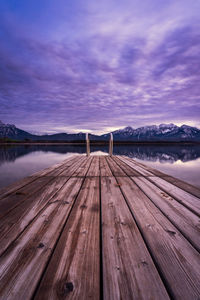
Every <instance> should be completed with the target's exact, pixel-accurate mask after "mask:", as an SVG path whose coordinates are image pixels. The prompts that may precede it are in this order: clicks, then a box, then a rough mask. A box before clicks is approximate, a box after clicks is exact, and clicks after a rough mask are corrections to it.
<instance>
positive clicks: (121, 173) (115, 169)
mask: <svg viewBox="0 0 200 300" xmlns="http://www.w3.org/2000/svg"><path fill="white" fill-rule="evenodd" d="M106 160H107V162H108V165H109V167H110V169H111V171H112V174H113V175H114V176H127V175H126V173H125V172H124V171H123V170H122V169H121V168H120V167H119V166H118V164H117V163H116V162H115V161H114V160H113V158H112V157H110V156H108V157H106Z"/></svg>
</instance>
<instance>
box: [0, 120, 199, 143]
mask: <svg viewBox="0 0 200 300" xmlns="http://www.w3.org/2000/svg"><path fill="white" fill-rule="evenodd" d="M112 134H113V139H114V141H124V142H126V141H130V142H131V141H132V142H147V141H148V142H156V141H164V142H168V141H171V142H179V141H187V142H200V129H198V128H196V127H191V126H188V125H182V126H177V125H174V124H160V125H158V126H157V125H151V126H144V127H140V128H137V129H134V128H132V127H130V126H128V127H125V128H123V129H119V130H115V131H113V132H112ZM89 136H90V140H95V141H107V140H109V138H110V133H107V134H103V135H94V134H90V135H89ZM0 138H1V139H5V138H8V139H11V140H18V141H24V140H25V141H64V142H65V141H67V142H70V141H83V140H85V133H82V132H80V133H77V134H70V133H69V134H68V133H56V134H45V135H35V134H31V133H29V132H27V131H24V130H21V129H19V128H17V127H16V126H15V125H11V124H4V123H2V122H1V121H0Z"/></svg>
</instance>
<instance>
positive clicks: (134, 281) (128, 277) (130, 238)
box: [101, 177, 169, 300]
mask: <svg viewBox="0 0 200 300" xmlns="http://www.w3.org/2000/svg"><path fill="white" fill-rule="evenodd" d="M101 199H102V201H101V203H102V224H103V227H102V248H103V249H102V252H103V254H102V256H103V287H104V289H103V292H104V299H109V300H111V299H113V300H117V299H126V300H128V299H158V300H159V299H169V297H168V294H167V292H166V289H165V287H164V285H163V283H162V281H161V279H160V276H159V274H158V272H157V269H156V268H155V265H154V263H153V261H152V259H151V256H150V254H149V252H148V250H147V248H146V246H145V243H144V241H143V238H142V236H141V234H140V232H139V230H138V228H137V226H136V224H135V221H134V219H133V217H132V215H131V213H130V211H129V209H128V206H127V204H126V202H125V200H124V198H123V196H122V193H121V191H120V189H119V186H118V185H117V182H116V180H115V178H114V177H102V178H101Z"/></svg>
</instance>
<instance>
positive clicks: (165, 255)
mask: <svg viewBox="0 0 200 300" xmlns="http://www.w3.org/2000/svg"><path fill="white" fill-rule="evenodd" d="M117 180H118V183H119V184H120V187H121V189H122V191H123V193H124V195H125V197H126V200H127V202H128V204H129V207H130V209H131V210H132V213H133V215H134V218H135V220H136V222H137V225H138V226H139V228H140V231H141V232H142V234H143V237H144V239H145V241H146V243H147V245H148V249H149V250H150V252H151V254H152V256H153V258H154V261H155V262H156V264H157V266H158V268H159V270H160V272H161V273H162V276H163V278H164V279H165V282H166V284H167V286H168V288H169V290H170V293H171V295H172V296H173V297H174V298H175V299H183V300H184V299H185V300H188V299H198V298H199V297H200V257H199V254H198V252H197V251H196V250H195V249H194V248H193V247H192V246H191V244H190V243H189V242H188V241H187V240H186V239H185V238H184V237H183V236H182V235H181V233H180V232H179V231H178V230H177V228H176V227H175V226H174V225H173V224H172V223H171V222H170V221H169V220H168V219H167V218H166V217H165V216H164V215H163V214H162V213H161V211H160V210H159V209H158V208H157V207H156V206H155V205H154V204H153V203H152V202H151V201H150V200H149V199H148V197H147V196H146V195H145V194H144V193H143V192H142V191H141V190H140V189H139V188H138V187H137V186H136V184H135V183H134V182H133V181H132V180H131V179H130V178H127V177H126V178H125V177H118V178H117Z"/></svg>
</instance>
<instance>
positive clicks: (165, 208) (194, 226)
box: [132, 177, 200, 250]
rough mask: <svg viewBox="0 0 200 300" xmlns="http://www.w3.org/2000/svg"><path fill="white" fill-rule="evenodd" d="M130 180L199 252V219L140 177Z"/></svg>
mask: <svg viewBox="0 0 200 300" xmlns="http://www.w3.org/2000/svg"><path fill="white" fill-rule="evenodd" d="M132 180H133V181H134V182H135V183H136V184H137V185H138V186H139V187H140V188H141V190H142V191H143V192H144V193H145V194H146V195H147V196H148V198H150V199H151V201H152V202H153V203H154V204H155V205H156V206H157V207H158V208H159V209H160V210H161V211H162V212H163V213H164V215H165V216H167V218H168V219H169V220H170V221H171V222H172V223H173V224H174V225H175V226H176V227H177V228H178V229H179V230H180V231H181V232H182V234H184V236H185V237H186V238H187V239H188V240H189V241H190V242H191V243H192V245H193V246H194V247H195V248H196V249H197V250H200V219H199V217H197V216H196V215H195V214H194V213H192V212H191V211H190V210H188V209H187V208H186V207H185V206H183V205H182V204H180V203H179V202H178V201H176V200H175V199H174V198H172V197H170V196H169V195H168V194H166V193H165V192H163V191H162V190H161V189H159V188H158V187H157V186H156V185H154V184H153V183H152V182H150V181H149V180H147V179H146V178H142V177H139V178H137V177H132Z"/></svg>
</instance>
